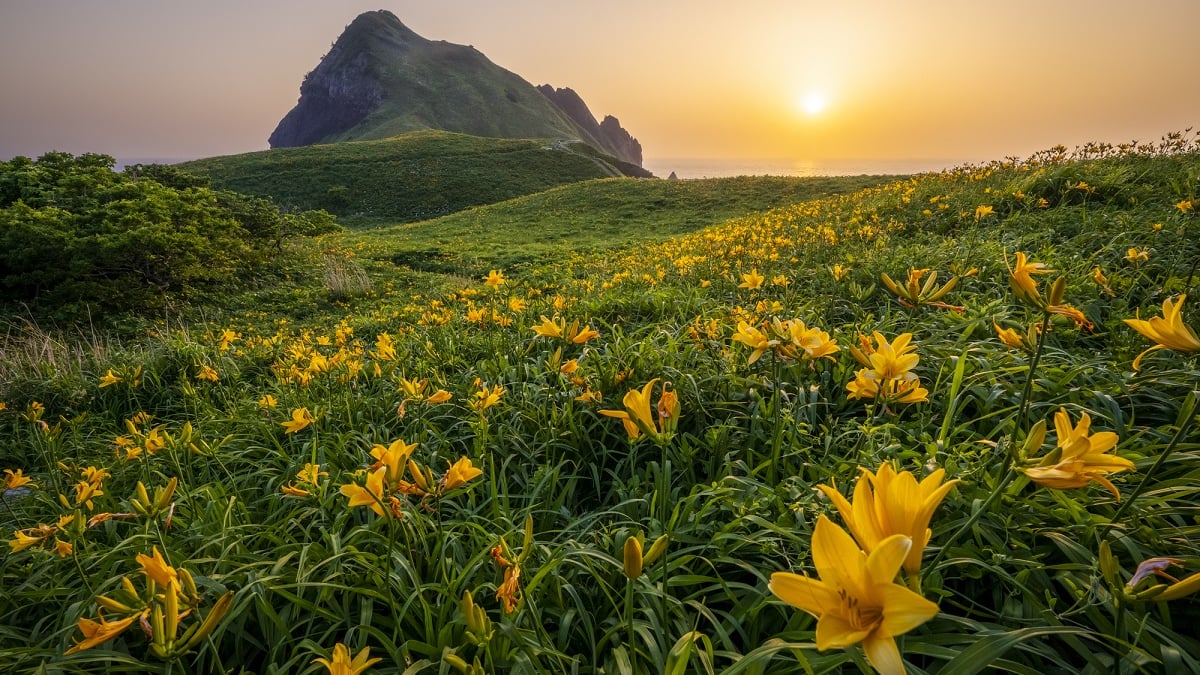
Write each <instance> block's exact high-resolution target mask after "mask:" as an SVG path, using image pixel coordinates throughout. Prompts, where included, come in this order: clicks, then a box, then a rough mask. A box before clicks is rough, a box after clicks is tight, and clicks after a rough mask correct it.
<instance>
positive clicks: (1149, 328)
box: [1124, 295, 1200, 370]
mask: <svg viewBox="0 0 1200 675" xmlns="http://www.w3.org/2000/svg"><path fill="white" fill-rule="evenodd" d="M1184 300H1187V296H1186V295H1181V296H1179V300H1176V301H1175V302H1172V301H1171V299H1170V298H1167V299H1166V300H1163V304H1162V310H1163V315H1162V316H1161V317H1157V316H1156V317H1154V318H1153V319H1150V320H1149V321H1145V320H1142V319H1125V320H1124V321H1125V323H1126V324H1127V325H1128V326H1129V327H1130V328H1132V329H1134V330H1136V331H1137V332H1139V333H1141V334H1142V335H1145V336H1146V337H1148V338H1150V339H1151V340H1154V341H1155V342H1157V343H1158V344H1156V345H1154V346H1153V347H1151V348H1149V349H1147V350H1146V351H1144V352H1142V353H1141V354H1138V355H1137V358H1136V359H1134V360H1133V369H1134V370H1138V369H1139V368H1140V367H1141V363H1142V357H1144V356H1145V355H1147V354H1149V353H1150V352H1153V351H1156V350H1159V349H1170V350H1173V351H1177V352H1184V353H1191V352H1200V337H1197V336H1196V332H1195V331H1193V330H1192V328H1191V326H1188V325H1187V324H1185V323H1184V322H1183V316H1182V313H1183V301H1184Z"/></svg>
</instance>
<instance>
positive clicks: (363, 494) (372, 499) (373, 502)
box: [338, 467, 387, 517]
mask: <svg viewBox="0 0 1200 675" xmlns="http://www.w3.org/2000/svg"><path fill="white" fill-rule="evenodd" d="M386 472H387V469H386V468H383V467H380V468H379V469H378V470H376V471H372V472H371V473H369V474H367V485H366V487H364V486H362V485H359V484H357V483H347V484H345V485H343V486H342V487H341V488H339V489H338V492H341V493H342V495H344V496H345V497H347V498H349V500H350V503H349V506H351V507H355V506H369V507H371V510H372V511H374V512H375V514H376V515H378V516H381V517H383V516H386V515H387V512H386V511H385V510H384V508H383V504H384V501H385V500H384V492H383V479H384V474H385V473H386Z"/></svg>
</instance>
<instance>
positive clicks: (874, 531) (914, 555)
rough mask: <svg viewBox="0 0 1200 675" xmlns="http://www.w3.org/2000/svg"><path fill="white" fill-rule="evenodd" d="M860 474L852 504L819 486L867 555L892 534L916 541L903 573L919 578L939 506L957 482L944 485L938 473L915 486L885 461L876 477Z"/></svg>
mask: <svg viewBox="0 0 1200 675" xmlns="http://www.w3.org/2000/svg"><path fill="white" fill-rule="evenodd" d="M859 470H860V471H861V472H862V475H861V476H860V477H859V479H858V484H857V485H856V486H855V488H854V500H853V502H850V501H848V500H847V499H846V498H845V497H843V496H842V494H841V493H840V492H838V491H837V489H836V488H835V487H833V486H829V485H818V486H817V487H818V488H820V490H821V491H822V492H824V493H825V496H827V497H829V499H830V501H832V502H833V504H834V506H836V507H837V510H838V513H839V514H841V516H842V520H844V521H845V522H846V527H848V528H849V529H850V533H851V534H852V535H854V539H855V540H856V541H858V545H859V546H860V547H861V548H862V550H863V551H866V552H867V553H870V552H872V551H874V550H875V549H876V548H878V547H879V545H880V544H881V543H882V542H883V541H884V540H885V539H887V538H888V537H890V536H892V535H893V534H903V535H905V536H907V537H909V538H911V539H912V547H911V548H910V549H909V552H908V556H907V557H906V558H905V559H904V570H905V571H906V572H908V574H910V575H916V574H917V573H918V572H919V571H920V570H921V555H922V553H923V552H924V550H925V546H926V545H928V543H929V537H930V535H931V531H930V529H929V520H930V519H931V518H932V517H933V512H934V511H935V510H937V507H938V505H940V504H941V503H942V500H943V499H944V498H945V497H946V494H947V493H949V492H950V489H951V488H953V487H954V484H955V483H957V482H958V479H954V480H951V481H947V482H942V480H943V478H945V476H946V470H945V469H938V470H937V471H934V472H933V473H931V474H929V475H928V476H926V477H925V478H924V479H923V480H922V481H921V482H919V483H918V482H917V479H916V477H915V476H913V474H912V472H911V471H901V472H898V473H897V472H896V470H895V469H894V468H892V465H891V463H888V462H884V463H883V464H882V465H880V467H879V470H878V472H876V473H871V472H870V471H868V470H867V469H861V468H860V469H859Z"/></svg>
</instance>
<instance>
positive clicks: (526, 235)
mask: <svg viewBox="0 0 1200 675" xmlns="http://www.w3.org/2000/svg"><path fill="white" fill-rule="evenodd" d="M886 180H889V179H888V178H887V177H883V176H856V177H817V178H786V177H769V176H741V177H736V178H713V179H705V180H686V181H665V180H654V181H645V180H633V179H628V178H625V179H601V180H592V181H585V182H581V183H572V184H569V185H563V186H559V187H556V188H553V189H550V190H546V191H545V192H539V193H535V194H532V195H527V196H524V197H517V198H515V199H511V200H508V201H505V202H501V203H498V204H490V205H486V206H479V207H475V208H471V209H467V210H464V211H460V212H458V213H455V214H451V215H449V216H443V217H441V218H436V219H433V220H427V221H422V222H419V223H412V224H408V225H397V226H392V227H384V228H379V229H371V230H361V231H359V232H357V233H355V234H352V235H350V236H348V237H347V243H348V245H351V246H355V247H359V246H360V245H361V246H365V247H366V248H365V251H366V252H365V253H364V255H366V256H368V257H371V258H375V259H379V260H388V261H390V262H393V263H395V264H398V265H403V266H407V267H410V268H412V269H414V270H422V271H433V272H448V273H453V274H458V275H463V276H475V275H478V274H481V273H483V274H486V273H487V271H488V270H489V269H492V268H500V269H511V268H515V267H520V266H528V265H531V264H535V263H549V262H553V261H555V260H561V259H563V258H564V257H567V256H570V255H588V254H595V253H599V252H601V251H606V250H612V249H616V248H620V247H623V246H629V245H633V244H647V243H651V242H657V241H661V240H663V239H666V238H668V237H672V236H675V235H679V234H684V233H687V232H694V231H696V230H699V229H701V228H704V227H708V226H710V225H715V224H717V223H720V222H721V221H724V220H728V219H729V218H733V217H735V216H743V215H746V214H748V213H751V212H754V211H763V210H766V209H770V208H774V207H777V206H782V205H784V204H791V203H795V202H797V201H804V200H808V199H813V198H816V197H823V196H828V195H833V194H841V193H849V192H854V191H856V190H859V189H862V188H864V187H868V186H872V185H878V184H880V183H882V182H885V181H886Z"/></svg>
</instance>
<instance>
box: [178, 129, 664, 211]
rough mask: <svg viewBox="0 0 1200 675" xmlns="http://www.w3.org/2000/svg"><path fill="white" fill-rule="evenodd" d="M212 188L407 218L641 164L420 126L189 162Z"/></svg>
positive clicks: (580, 149)
mask: <svg viewBox="0 0 1200 675" xmlns="http://www.w3.org/2000/svg"><path fill="white" fill-rule="evenodd" d="M179 166H180V168H182V169H185V170H187V171H190V172H193V173H197V174H200V175H204V176H207V177H208V178H209V179H210V180H211V182H212V185H213V187H215V188H219V189H227V190H234V191H237V192H241V193H245V194H250V195H256V196H260V197H270V198H272V199H274V200H275V201H276V202H277V203H279V204H280V205H282V206H284V207H287V208H292V209H325V210H327V211H329V212H331V213H334V214H336V215H339V216H344V217H345V219H346V220H347V221H348V222H349V223H350V224H351V225H353V224H355V223H359V222H364V221H366V222H379V221H386V222H411V221H416V220H424V219H428V218H433V217H436V216H441V215H445V214H448V213H453V212H455V211H459V210H461V209H464V208H467V207H469V206H476V205H479V204H491V203H495V202H499V201H503V200H506V199H511V198H513V197H518V196H521V195H526V194H530V193H534V192H540V191H542V190H546V189H549V188H552V187H555V186H557V185H562V184H564V183H572V182H576V181H582V180H588V179H592V178H607V177H612V176H621V175H626V173H625V172H627V173H628V174H629V175H649V174H647V173H645V172H644V171H642V170H640V169H638V168H637V167H633V166H631V165H628V164H625V163H623V162H620V161H619V160H616V159H614V158H611V157H607V156H604V155H600V154H598V153H596V152H595V151H594V150H593V149H592V148H590V147H588V146H585V145H582V144H577V143H563V142H549V141H539V140H530V139H525V140H522V139H501V138H483V137H479V136H468V135H464V134H455V133H450V132H444V131H418V132H413V133H409V134H404V135H401V136H397V137H394V138H388V139H384V140H378V141H358V142H349V143H337V144H333V145H314V146H306V147H301V148H278V149H274V150H265V151H260V152H251V153H246V154H242V155H230V156H225V157H211V158H207V159H201V160H196V161H193V162H186V163H184V164H181V165H179Z"/></svg>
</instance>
